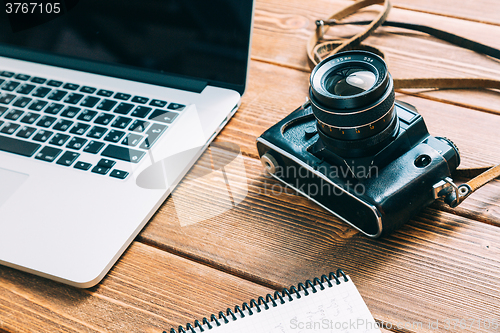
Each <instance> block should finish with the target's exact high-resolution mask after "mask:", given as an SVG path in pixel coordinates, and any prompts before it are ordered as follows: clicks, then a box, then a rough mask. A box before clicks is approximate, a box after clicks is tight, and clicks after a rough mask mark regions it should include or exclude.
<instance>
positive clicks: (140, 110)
mask: <svg viewBox="0 0 500 333" xmlns="http://www.w3.org/2000/svg"><path fill="white" fill-rule="evenodd" d="M151 110H152V108H148V107H147V106H138V107H136V108H135V110H134V111H133V112H132V114H131V116H134V117H137V118H146V116H147V115H148V113H149V112H150V111H151Z"/></svg>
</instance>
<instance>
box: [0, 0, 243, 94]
mask: <svg viewBox="0 0 500 333" xmlns="http://www.w3.org/2000/svg"><path fill="white" fill-rule="evenodd" d="M3 5H4V7H5V8H4V9H2V10H1V11H0V31H1V34H0V55H4V56H8V57H13V58H19V59H25V60H30V61H35V62H41V63H47V64H52V65H58V66H62V67H68V68H72V69H79V70H85V71H88V72H94V73H98V74H105V75H111V76H117V77H121V78H126V79H132V80H138V81H143V82H148V83H153V84H160V85H165V86H172V87H174V88H180V89H188V90H194V91H201V90H203V88H204V86H205V85H206V84H207V83H208V84H213V85H218V86H222V87H225V88H231V89H235V90H238V91H239V92H240V93H241V92H242V91H243V90H244V84H245V80H246V74H247V73H246V68H247V67H246V66H247V59H248V56H249V42H250V41H249V38H250V27H251V24H250V21H251V19H252V1H248V0H211V1H205V0H163V1H159V0H126V1H124V0H52V1H36V2H25V3H23V2H16V1H10V0H5V1H4V3H3ZM221 8H223V9H224V10H221ZM61 56H64V57H61ZM139 69H140V70H139ZM144 70H146V71H144ZM166 73H168V74H169V75H165V74H166ZM171 74H173V75H171ZM192 78H195V79H196V80H194V81H193V80H191V79H192Z"/></svg>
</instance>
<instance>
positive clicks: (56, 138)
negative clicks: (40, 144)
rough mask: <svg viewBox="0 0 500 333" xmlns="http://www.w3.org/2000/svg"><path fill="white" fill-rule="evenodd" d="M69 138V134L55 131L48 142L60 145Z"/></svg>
mask: <svg viewBox="0 0 500 333" xmlns="http://www.w3.org/2000/svg"><path fill="white" fill-rule="evenodd" d="M68 140H69V135H66V134H62V133H56V134H55V135H54V136H53V137H52V139H50V142H49V143H50V144H51V145H56V146H62V145H64V144H65V143H66V141H68Z"/></svg>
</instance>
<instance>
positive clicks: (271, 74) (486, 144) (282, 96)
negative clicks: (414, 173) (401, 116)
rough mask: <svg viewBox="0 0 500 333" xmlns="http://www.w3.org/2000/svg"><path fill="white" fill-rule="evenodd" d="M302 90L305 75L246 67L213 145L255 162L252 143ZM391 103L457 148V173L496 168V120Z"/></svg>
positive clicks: (430, 105)
mask: <svg viewBox="0 0 500 333" xmlns="http://www.w3.org/2000/svg"><path fill="white" fill-rule="evenodd" d="M308 85H309V80H308V74H307V73H304V72H300V71H295V70H290V69H288V68H284V67H277V66H273V65H270V64H266V63H262V62H258V61H252V64H251V67H250V80H249V87H248V93H247V94H246V95H244V96H243V101H242V106H241V109H240V110H239V111H238V112H237V113H236V115H235V116H234V118H233V119H232V120H231V121H230V122H229V124H228V126H227V127H226V128H225V129H224V130H223V131H222V132H221V134H220V135H219V136H218V138H217V142H224V141H227V142H232V143H235V144H238V145H239V146H240V147H241V149H242V151H243V153H244V154H245V155H247V156H251V157H254V158H257V157H258V154H257V149H256V145H255V140H256V138H257V137H258V136H260V135H261V134H262V133H263V132H264V131H265V130H266V129H268V128H269V127H271V126H272V125H274V124H275V123H276V122H278V121H279V120H281V119H282V118H284V117H285V116H286V115H288V114H289V113H290V112H292V111H293V110H294V109H296V108H297V107H299V106H300V105H301V104H302V103H304V102H305V98H306V96H308V87H309V86H308ZM457 95H458V94H457ZM397 99H399V100H402V101H405V102H407V103H410V104H413V105H414V106H416V107H417V109H418V110H419V112H420V113H421V114H422V115H423V117H424V119H425V122H426V124H427V127H428V129H429V131H430V133H431V134H432V135H437V136H445V137H448V138H450V139H451V140H453V142H455V143H456V144H457V146H458V147H459V148H460V151H461V155H462V164H461V167H462V168H465V167H481V166H485V165H488V164H498V163H499V162H500V146H499V145H498V143H499V141H498V138H497V136H496V135H495V133H496V132H497V129H498V128H500V116H498V115H493V114H488V113H484V112H480V111H476V110H472V109H467V108H463V107H458V106H455V105H451V104H443V103H438V102H435V101H432V100H429V99H425V98H418V97H414V96H407V95H403V94H398V95H397Z"/></svg>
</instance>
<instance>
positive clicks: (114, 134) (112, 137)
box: [104, 130, 125, 143]
mask: <svg viewBox="0 0 500 333" xmlns="http://www.w3.org/2000/svg"><path fill="white" fill-rule="evenodd" d="M124 135H125V132H122V131H117V130H111V131H109V133H108V135H106V137H105V138H104V141H109V142H113V143H117V142H119V141H120V140H121V138H122V137H123V136H124Z"/></svg>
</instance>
